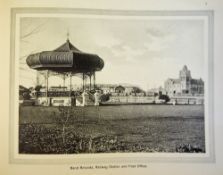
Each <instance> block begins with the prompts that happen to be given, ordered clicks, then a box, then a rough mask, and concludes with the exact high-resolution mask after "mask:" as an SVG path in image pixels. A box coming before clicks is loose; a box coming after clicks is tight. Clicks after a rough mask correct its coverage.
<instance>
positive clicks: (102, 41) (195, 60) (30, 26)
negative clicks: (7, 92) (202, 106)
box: [19, 17, 204, 90]
mask: <svg viewBox="0 0 223 175" xmlns="http://www.w3.org/2000/svg"><path fill="white" fill-rule="evenodd" d="M68 32H69V40H70V42H71V43H72V44H73V45H74V46H75V47H77V48H78V49H79V50H82V51H84V52H88V53H95V54H97V55H99V56H100V57H101V58H102V59H103V60H104V62H105V66H104V68H103V69H102V71H100V72H97V73H96V80H97V83H100V84H101V83H106V84H113V83H114V84H122V83H127V84H132V85H136V86H139V87H141V88H142V89H144V90H147V89H150V88H157V87H159V86H163V85H164V81H165V80H166V79H168V78H178V77H179V71H180V70H181V69H182V68H183V66H184V65H187V67H188V69H189V70H191V75H192V77H193V78H203V77H204V44H203V43H204V21H203V20H199V19H197V20H190V19H173V20H166V19H157V20H154V19H131V18H128V19H117V18H115V19H113V18H102V19H100V18H90V17H86V18H77V17H73V18H36V17H35V18H34V17H23V18H21V21H20V45H19V46H20V47H19V51H20V54H19V55H20V58H19V59H20V61H19V63H20V69H19V70H20V72H19V77H20V78H19V81H20V84H21V85H24V86H26V87H30V86H35V83H36V72H35V71H34V70H32V69H30V68H29V67H28V66H27V65H26V58H27V56H28V55H29V54H31V53H36V52H40V51H49V50H54V49H56V48H57V47H59V46H60V45H62V44H63V43H65V42H66V39H67V33H68ZM73 79H74V80H73V82H75V83H77V84H78V83H80V82H81V80H80V79H79V78H73ZM67 83H68V82H67ZM49 85H50V86H54V85H62V79H61V78H58V77H51V78H50V79H49Z"/></svg>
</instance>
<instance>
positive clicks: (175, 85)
mask: <svg viewBox="0 0 223 175" xmlns="http://www.w3.org/2000/svg"><path fill="white" fill-rule="evenodd" d="M164 89H165V91H166V93H167V95H169V96H170V97H171V96H175V95H192V96H196V95H203V94H204V81H203V80H202V79H201V78H200V79H193V78H192V76H191V72H190V70H189V69H188V68H187V66H186V65H185V66H184V67H183V69H182V70H180V72H179V78H178V79H173V78H169V79H167V80H166V81H165V83H164Z"/></svg>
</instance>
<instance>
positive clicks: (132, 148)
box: [19, 105, 205, 153]
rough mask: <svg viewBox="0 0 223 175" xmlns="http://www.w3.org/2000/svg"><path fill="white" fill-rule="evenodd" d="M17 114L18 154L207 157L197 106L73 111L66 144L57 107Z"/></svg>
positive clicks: (23, 108) (201, 111) (201, 115)
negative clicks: (183, 150) (188, 152)
mask: <svg viewBox="0 0 223 175" xmlns="http://www.w3.org/2000/svg"><path fill="white" fill-rule="evenodd" d="M68 108H69V107H68ZM19 112H20V113H19V124H20V133H19V136H20V139H19V140H20V153H97V152H176V148H178V147H179V146H180V145H188V144H190V145H191V146H193V147H196V148H197V147H198V148H200V149H201V152H205V139H204V138H205V137H204V106H201V105H176V106H172V105H123V106H99V107H74V108H73V109H72V114H71V117H70V118H69V121H68V124H67V125H66V143H61V142H62V141H61V140H62V136H61V124H59V123H58V122H57V119H58V118H59V117H60V111H59V109H58V108H57V107H37V106H34V107H31V106H21V107H20V110H19Z"/></svg>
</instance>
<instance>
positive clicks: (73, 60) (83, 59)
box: [26, 40, 104, 73]
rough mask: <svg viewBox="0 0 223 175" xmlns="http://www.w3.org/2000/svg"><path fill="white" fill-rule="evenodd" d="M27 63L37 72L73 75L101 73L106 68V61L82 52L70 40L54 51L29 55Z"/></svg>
mask: <svg viewBox="0 0 223 175" xmlns="http://www.w3.org/2000/svg"><path fill="white" fill-rule="evenodd" d="M26 63H27V64H28V66H29V67H30V68H32V69H36V70H51V71H55V72H72V73H87V72H94V71H100V70H101V69H102V68H103V67H104V61H103V60H102V59H101V58H100V57H99V56H98V55H96V54H90V53H85V52H82V51H80V50H79V49H77V48H76V47H75V46H73V45H72V44H71V43H70V41H69V40H67V41H66V43H64V44H63V45H61V46H60V47H58V48H57V49H55V50H53V51H43V52H39V53H35V54H31V55H29V56H28V57H27V59H26Z"/></svg>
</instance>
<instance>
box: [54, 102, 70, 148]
mask: <svg viewBox="0 0 223 175" xmlns="http://www.w3.org/2000/svg"><path fill="white" fill-rule="evenodd" d="M58 109H59V116H56V122H57V124H59V125H60V126H62V141H63V144H64V145H65V143H66V128H67V125H68V122H69V120H70V118H71V117H72V116H73V112H72V111H73V110H72V107H66V106H59V108H58Z"/></svg>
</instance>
